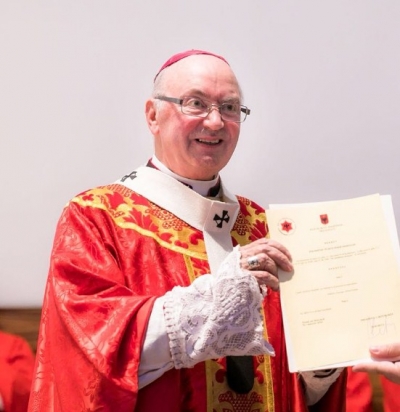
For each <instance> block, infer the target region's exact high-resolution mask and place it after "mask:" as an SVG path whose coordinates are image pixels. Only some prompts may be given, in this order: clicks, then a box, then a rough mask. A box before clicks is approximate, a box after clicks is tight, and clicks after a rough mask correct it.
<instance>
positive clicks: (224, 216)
mask: <svg viewBox="0 0 400 412" xmlns="http://www.w3.org/2000/svg"><path fill="white" fill-rule="evenodd" d="M213 220H214V222H215V223H216V224H217V227H219V228H221V227H222V225H223V223H224V222H226V223H228V222H229V215H228V211H227V210H223V211H222V217H221V216H218V215H217V213H216V214H215V216H214V219H213Z"/></svg>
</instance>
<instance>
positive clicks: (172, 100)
mask: <svg viewBox="0 0 400 412" xmlns="http://www.w3.org/2000/svg"><path fill="white" fill-rule="evenodd" d="M188 97H192V96H185V97H183V98H182V99H179V98H177V97H168V96H157V97H155V99H158V100H163V101H165V102H170V103H175V104H179V105H180V106H181V112H182V114H184V115H186V116H193V117H201V118H203V119H205V118H206V117H207V116H208V115H209V114H210V113H211V110H212V109H213V107H216V108H217V109H218V112H219V114H220V115H221V119H222V120H223V121H225V122H233V123H243V122H244V121H245V120H246V118H247V116H248V115H249V114H250V109H249V108H248V107H247V106H243V105H240V111H241V112H242V113H244V114H245V116H244V119H243V120H227V119H224V118H223V115H222V114H221V110H220V108H221V106H223V105H222V104H215V103H212V104H210V105H208V106H207V112H204V115H198V114H190V113H185V112H184V111H183V101H184V100H185V99H187V98H188ZM199 100H201V99H200V98H199ZM224 104H226V103H224Z"/></svg>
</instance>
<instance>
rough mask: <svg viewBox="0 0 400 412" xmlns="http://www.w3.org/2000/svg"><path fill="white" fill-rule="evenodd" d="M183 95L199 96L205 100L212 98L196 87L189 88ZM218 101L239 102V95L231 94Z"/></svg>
mask: <svg viewBox="0 0 400 412" xmlns="http://www.w3.org/2000/svg"><path fill="white" fill-rule="evenodd" d="M183 96H185V97H196V96H198V97H201V98H202V99H204V100H207V101H212V100H213V99H211V98H210V97H209V96H208V95H207V94H205V93H204V92H203V91H201V90H198V89H191V90H189V91H188V92H187V93H185V94H184V95H183ZM217 101H218V103H233V102H234V103H240V96H232V97H228V98H227V99H223V100H217Z"/></svg>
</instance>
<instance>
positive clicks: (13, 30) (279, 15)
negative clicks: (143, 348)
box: [0, 0, 400, 307]
mask: <svg viewBox="0 0 400 412" xmlns="http://www.w3.org/2000/svg"><path fill="white" fill-rule="evenodd" d="M191 48H201V49H206V50H210V51H213V52H215V53H219V54H222V55H223V56H225V57H226V58H227V60H228V61H229V62H230V64H231V66H232V67H233V69H234V70H235V71H236V74H237V76H238V78H239V81H240V82H241V85H242V88H243V90H244V93H245V103H246V104H247V105H248V106H249V107H250V108H251V109H252V114H251V116H250V117H249V118H248V120H247V121H246V122H245V123H244V124H243V127H242V134H241V140H240V143H239V146H238V149H237V151H236V153H235V155H234V157H233V159H232V161H231V163H230V165H228V167H227V168H226V169H225V170H224V171H223V173H222V175H223V177H224V179H225V181H226V183H227V184H228V186H229V187H230V188H231V189H232V190H234V191H235V192H236V193H238V194H242V195H245V196H248V197H251V198H253V199H254V200H256V201H257V202H258V203H260V204H262V205H264V206H267V205H268V204H269V203H287V202H312V201H323V200H334V199H343V198H348V197H356V196H362V195H367V194H372V193H377V192H378V193H381V194H391V195H392V198H393V204H394V208H395V214H396V218H397V221H398V223H399V222H400V184H399V172H400V166H399V152H400V136H399V135H400V133H399V130H400V113H399V111H400V2H399V1H398V0H324V1H321V0H291V1H289V0H288V1H284V0H249V1H247V2H244V1H239V0H203V1H201V2H192V1H184V0H168V1H165V0H146V1H140V2H139V1H134V0H116V1H106V0H96V1H95V0H60V1H57V2H55V1H50V0H35V1H31V0H19V1H14V0H0V185H1V186H0V193H1V195H0V196H1V198H0V205H1V206H0V207H1V209H0V306H3V307H12V306H40V305H41V302H42V298H43V293H44V286H45V281H46V277H47V270H48V264H49V255H50V250H51V245H52V241H53V235H54V231H55V226H56V223H57V220H58V217H59V215H60V213H61V209H62V207H63V206H64V204H65V203H66V202H67V201H68V200H69V199H70V198H71V197H72V196H74V195H75V194H76V193H79V192H81V191H83V190H85V189H88V188H90V187H92V186H95V185H100V184H105V183H109V182H112V181H114V180H115V179H117V178H118V177H120V176H122V175H123V174H125V173H126V172H130V171H131V170H133V169H134V168H135V167H136V166H138V165H140V164H143V163H144V162H145V161H147V159H148V158H149V157H150V156H151V154H152V138H151V136H150V134H149V132H148V131H147V127H146V124H145V119H144V101H145V99H146V98H147V97H148V96H149V94H150V92H151V86H152V79H153V77H154V75H155V73H156V72H157V70H158V69H159V67H160V66H161V64H162V63H163V62H164V61H165V60H166V59H167V58H169V57H170V55H172V54H174V53H176V52H180V51H183V50H186V49H191Z"/></svg>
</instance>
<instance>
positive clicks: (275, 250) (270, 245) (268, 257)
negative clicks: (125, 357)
mask: <svg viewBox="0 0 400 412" xmlns="http://www.w3.org/2000/svg"><path fill="white" fill-rule="evenodd" d="M240 254H241V259H240V267H241V268H242V269H245V270H251V272H252V274H253V276H254V277H255V278H256V279H257V282H258V284H259V285H260V286H261V285H266V286H268V287H270V288H271V289H273V290H278V289H279V280H278V268H281V269H282V270H284V271H286V272H291V271H292V270H293V266H292V263H291V260H292V257H291V255H290V253H289V251H288V250H287V249H286V248H285V247H284V246H283V245H281V244H280V243H278V242H276V241H274V240H271V239H265V238H264V239H258V240H256V241H255V242H252V243H250V244H248V245H245V246H241V247H240ZM252 258H253V260H254V261H255V262H254V263H253V265H252V264H251V263H252ZM249 259H250V260H249Z"/></svg>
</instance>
